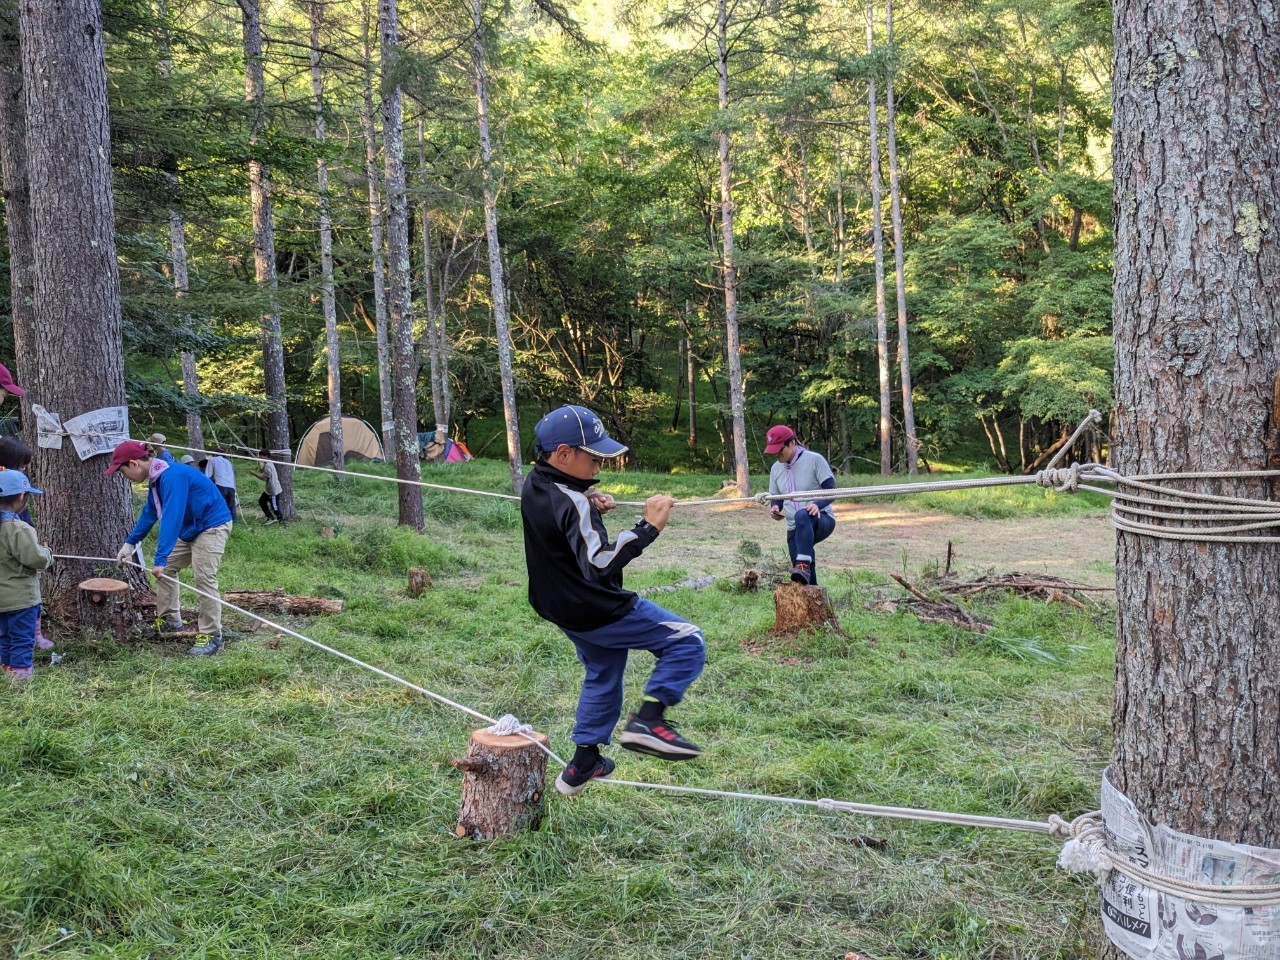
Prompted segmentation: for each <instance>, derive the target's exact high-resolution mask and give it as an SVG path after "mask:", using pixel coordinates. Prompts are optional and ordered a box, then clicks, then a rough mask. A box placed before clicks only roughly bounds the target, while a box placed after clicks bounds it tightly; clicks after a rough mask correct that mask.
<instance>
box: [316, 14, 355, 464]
mask: <svg viewBox="0 0 1280 960" xmlns="http://www.w3.org/2000/svg"><path fill="white" fill-rule="evenodd" d="M307 13H308V15H309V17H310V20H311V107H312V110H314V111H315V116H316V149H317V155H316V184H317V187H318V192H319V201H320V274H321V280H320V282H321V293H320V302H321V307H322V309H323V311H324V346H325V359H326V367H327V371H328V375H329V437H330V439H331V441H332V443H333V468H334V469H335V470H341V469H342V468H343V467H344V466H345V465H346V462H347V461H346V456H345V454H344V452H343V448H342V365H341V362H340V361H341V359H342V357H341V353H340V348H339V346H338V306H337V303H336V301H335V298H334V294H333V226H332V224H331V222H330V220H329V163H328V161H327V160H325V157H324V147H325V140H326V139H327V135H326V133H325V125H324V77H323V76H322V75H321V73H320V24H321V21H322V20H323V18H324V8H323V7H322V6H321V5H320V3H319V0H310V3H308V5H307Z"/></svg>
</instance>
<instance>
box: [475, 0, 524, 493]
mask: <svg viewBox="0 0 1280 960" xmlns="http://www.w3.org/2000/svg"><path fill="white" fill-rule="evenodd" d="M482 14H483V7H482V0H471V27H472V29H471V58H472V61H473V63H474V65H475V83H476V112H477V115H478V120H479V125H480V168H481V175H482V178H483V183H484V235H485V240H486V241H487V242H488V245H489V285H490V288H491V289H492V291H493V323H494V328H495V333H496V334H497V337H498V372H499V375H500V376H501V378H502V410H503V413H504V414H505V416H506V422H507V459H508V461H509V462H510V464H511V488H512V489H513V490H514V491H515V492H516V493H519V492H520V488H521V487H522V486H524V470H523V468H522V466H521V462H522V460H523V458H522V457H521V455H520V418H519V417H518V416H517V414H516V378H515V369H514V365H513V362H512V356H511V354H512V349H511V321H510V318H509V316H508V314H507V284H506V279H505V276H504V274H503V269H502V246H501V244H500V243H499V242H498V201H497V196H496V193H495V190H496V188H495V187H494V183H493V180H494V177H493V144H492V141H491V140H490V137H489V75H488V72H487V70H486V69H485V54H484V17H483V16H482Z"/></svg>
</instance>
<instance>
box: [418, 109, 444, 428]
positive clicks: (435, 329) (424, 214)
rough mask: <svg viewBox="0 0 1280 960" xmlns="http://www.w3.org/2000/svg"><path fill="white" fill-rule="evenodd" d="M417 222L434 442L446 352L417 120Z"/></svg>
mask: <svg viewBox="0 0 1280 960" xmlns="http://www.w3.org/2000/svg"><path fill="white" fill-rule="evenodd" d="M418 189H419V190H420V191H421V194H420V200H419V202H418V219H419V221H420V222H421V224H422V226H421V232H422V303H423V305H424V306H425V307H426V308H427V355H428V357H427V358H428V360H429V361H430V367H431V411H432V414H433V415H434V417H435V425H436V439H437V440H440V439H442V438H443V437H444V436H447V435H448V432H449V406H448V399H447V397H448V390H449V385H448V384H447V383H445V382H444V370H445V366H444V353H445V350H446V349H447V341H446V339H445V332H444V322H443V319H442V318H441V317H440V315H439V311H438V310H437V309H436V298H435V296H434V295H433V290H432V286H433V283H432V273H433V271H432V269H431V268H432V260H433V256H432V253H431V204H430V203H428V202H427V131H426V121H425V120H424V119H423V118H422V117H421V116H419V117H418Z"/></svg>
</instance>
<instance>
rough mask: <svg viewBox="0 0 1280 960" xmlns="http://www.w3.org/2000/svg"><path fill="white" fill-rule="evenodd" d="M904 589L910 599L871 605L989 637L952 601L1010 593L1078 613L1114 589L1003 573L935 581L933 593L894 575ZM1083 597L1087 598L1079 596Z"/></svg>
mask: <svg viewBox="0 0 1280 960" xmlns="http://www.w3.org/2000/svg"><path fill="white" fill-rule="evenodd" d="M890 576H891V577H893V579H894V580H896V581H897V582H898V583H899V584H900V585H901V586H902V589H904V590H906V591H907V593H908V594H909V596H906V597H898V598H896V599H890V600H882V601H880V602H879V603H874V604H872V605H871V606H872V609H875V610H884V611H886V612H890V613H892V612H895V611H898V610H910V611H911V612H912V613H913V614H915V616H916V619H918V620H920V621H921V622H923V623H943V624H947V625H948V626H954V627H960V628H962V629H964V630H971V631H973V632H974V633H986V632H987V631H988V630H990V629H991V626H992V625H991V624H990V623H987V622H986V621H985V620H981V619H979V618H978V617H975V616H974V615H973V614H972V613H970V612H969V611H968V610H966V609H965V608H964V607H962V606H961V605H960V604H959V603H957V602H955V600H952V599H950V598H952V597H956V598H966V597H974V596H977V595H978V594H980V593H983V592H985V591H987V590H1007V591H1009V592H1011V593H1015V594H1017V595H1019V596H1023V597H1030V598H1032V599H1036V600H1044V601H1045V602H1047V603H1054V602H1057V603H1066V604H1069V605H1071V606H1073V607H1075V608H1076V609H1078V610H1084V609H1086V606H1085V603H1084V601H1085V600H1088V599H1089V597H1088V594H1090V593H1097V592H1101V591H1105V590H1109V589H1111V588H1110V587H1090V586H1085V585H1082V584H1078V583H1071V582H1069V581H1067V580H1063V579H1062V578H1061V577H1051V576H1047V575H1032V574H1027V573H1004V574H998V575H995V574H993V575H989V576H985V577H979V578H978V579H976V580H958V579H956V578H955V577H954V576H948V577H944V578H942V579H941V580H937V581H935V582H934V583H933V584H932V585H931V586H932V592H926V591H925V590H923V589H921V588H920V587H917V586H916V585H915V584H913V583H911V582H909V581H908V580H907V579H906V578H905V577H901V576H899V575H898V574H896V573H891V574H890ZM1078 594H1083V595H1084V596H1083V597H1081V596H1078Z"/></svg>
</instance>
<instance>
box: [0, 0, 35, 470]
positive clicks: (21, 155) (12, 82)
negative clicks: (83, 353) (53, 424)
mask: <svg viewBox="0 0 1280 960" xmlns="http://www.w3.org/2000/svg"><path fill="white" fill-rule="evenodd" d="M19 36H20V34H19V30H18V8H17V6H16V5H10V4H9V3H8V2H5V3H3V4H0V172H2V173H3V177H4V219H5V232H6V233H7V235H8V240H9V284H10V305H9V310H10V315H11V316H12V317H13V332H14V339H15V341H16V343H15V351H16V354H17V356H16V357H15V358H14V361H15V367H16V369H15V370H14V371H13V373H14V376H15V377H17V379H18V383H19V384H21V383H22V382H23V380H24V379H26V380H30V379H31V377H30V376H29V375H28V373H29V372H30V373H32V374H34V372H35V359H36V358H35V345H34V343H32V342H31V337H32V334H33V333H34V331H35V261H34V256H35V251H34V249H33V243H34V240H33V237H32V231H33V229H34V227H33V225H32V223H31V184H30V171H29V169H28V164H27V104H26V99H25V94H24V92H23V89H22V46H21V43H20V40H19ZM30 403H31V402H30V401H25V402H24V416H23V422H24V423H26V424H27V428H28V429H27V443H28V445H29V446H30V447H31V448H32V449H33V450H34V449H35V446H36V437H35V426H34V424H35V420H34V418H32V417H31V416H30Z"/></svg>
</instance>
